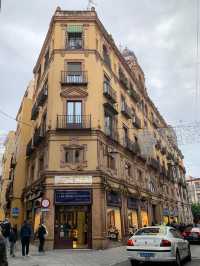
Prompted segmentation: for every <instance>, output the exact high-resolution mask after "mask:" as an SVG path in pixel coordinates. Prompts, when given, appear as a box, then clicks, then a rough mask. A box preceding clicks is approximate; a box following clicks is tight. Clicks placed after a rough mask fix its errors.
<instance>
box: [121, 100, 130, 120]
mask: <svg viewBox="0 0 200 266" xmlns="http://www.w3.org/2000/svg"><path fill="white" fill-rule="evenodd" d="M121 112H122V114H124V115H125V116H126V117H128V118H131V117H132V110H131V108H130V107H129V106H128V105H127V104H126V103H125V102H123V103H122V106H121Z"/></svg>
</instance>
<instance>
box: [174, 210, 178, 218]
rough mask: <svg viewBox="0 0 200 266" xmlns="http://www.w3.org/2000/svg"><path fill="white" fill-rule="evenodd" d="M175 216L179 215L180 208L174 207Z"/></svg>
mask: <svg viewBox="0 0 200 266" xmlns="http://www.w3.org/2000/svg"><path fill="white" fill-rule="evenodd" d="M174 216H178V208H175V209H174Z"/></svg>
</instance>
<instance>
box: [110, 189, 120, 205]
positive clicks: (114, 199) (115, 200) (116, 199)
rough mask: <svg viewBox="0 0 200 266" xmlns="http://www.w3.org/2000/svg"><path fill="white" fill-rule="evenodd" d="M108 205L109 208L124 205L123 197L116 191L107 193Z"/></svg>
mask: <svg viewBox="0 0 200 266" xmlns="http://www.w3.org/2000/svg"><path fill="white" fill-rule="evenodd" d="M107 204H108V205H109V206H116V207H120V206H121V205H122V200H121V195H120V193H118V192H115V191H109V192H107Z"/></svg>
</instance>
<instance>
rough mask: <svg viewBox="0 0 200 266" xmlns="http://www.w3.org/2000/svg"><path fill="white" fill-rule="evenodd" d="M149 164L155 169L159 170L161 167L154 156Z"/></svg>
mask: <svg viewBox="0 0 200 266" xmlns="http://www.w3.org/2000/svg"><path fill="white" fill-rule="evenodd" d="M149 165H150V166H151V167H152V168H153V169H155V170H159V169H160V163H159V161H158V160H156V159H154V158H150V161H149Z"/></svg>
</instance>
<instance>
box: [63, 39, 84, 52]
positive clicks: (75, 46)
mask: <svg viewBox="0 0 200 266" xmlns="http://www.w3.org/2000/svg"><path fill="white" fill-rule="evenodd" d="M82 48H83V40H82V38H78V37H77V38H70V39H69V40H68V42H67V45H66V49H69V50H80V49H82Z"/></svg>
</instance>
